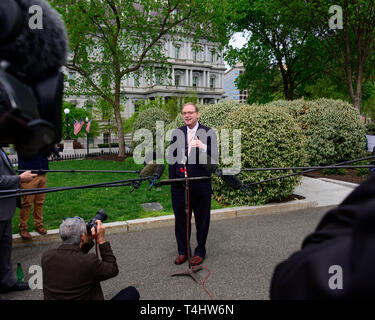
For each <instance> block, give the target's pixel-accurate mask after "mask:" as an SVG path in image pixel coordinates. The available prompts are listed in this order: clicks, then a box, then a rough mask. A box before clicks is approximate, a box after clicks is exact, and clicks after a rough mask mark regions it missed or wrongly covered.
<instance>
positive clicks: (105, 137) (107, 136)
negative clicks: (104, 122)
mask: <svg viewBox="0 0 375 320" xmlns="http://www.w3.org/2000/svg"><path fill="white" fill-rule="evenodd" d="M103 143H109V133H108V132H107V133H103Z"/></svg>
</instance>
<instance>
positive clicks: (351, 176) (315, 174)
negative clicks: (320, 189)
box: [304, 169, 367, 184]
mask: <svg viewBox="0 0 375 320" xmlns="http://www.w3.org/2000/svg"><path fill="white" fill-rule="evenodd" d="M304 176H307V177H311V178H328V179H335V180H341V181H346V182H352V183H358V184H359V183H362V182H363V181H365V180H366V179H367V177H365V176H357V175H356V171H355V170H354V169H346V174H344V175H339V174H324V173H323V172H322V170H319V171H312V172H309V173H305V174H304Z"/></svg>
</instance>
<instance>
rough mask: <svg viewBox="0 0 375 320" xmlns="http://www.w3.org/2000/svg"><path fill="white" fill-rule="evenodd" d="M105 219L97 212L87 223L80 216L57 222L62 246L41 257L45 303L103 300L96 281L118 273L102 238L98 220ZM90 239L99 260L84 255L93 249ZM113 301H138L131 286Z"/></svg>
mask: <svg viewBox="0 0 375 320" xmlns="http://www.w3.org/2000/svg"><path fill="white" fill-rule="evenodd" d="M103 216H104V218H103ZM105 218H106V215H105V212H104V210H100V211H99V212H98V213H97V215H96V216H95V217H94V218H93V219H92V220H91V221H90V222H88V223H87V224H86V223H85V221H84V220H83V219H82V218H80V217H74V218H66V219H64V221H63V222H62V223H61V225H60V228H59V234H60V237H61V239H62V242H63V243H62V245H61V246H59V247H58V248H56V249H51V250H49V251H47V252H45V253H44V254H43V256H42V270H43V293H44V299H45V300H104V296H103V291H102V288H101V285H100V282H101V281H104V280H107V279H110V278H113V277H115V276H117V274H118V272H119V270H118V267H117V263H116V258H115V256H114V255H113V253H112V249H111V245H110V243H109V242H108V241H105V239H104V232H105V228H104V225H103V223H102V221H101V220H105ZM99 219H100V220H99ZM93 239H96V241H97V244H98V246H99V251H100V255H101V257H102V260H100V259H99V257H98V256H97V255H95V254H89V253H88V252H89V251H90V249H91V248H92V247H93V246H94V241H93ZM113 300H139V293H138V291H137V289H135V288H134V287H128V288H126V289H123V290H121V291H120V292H119V293H118V294H117V295H116V296H115V297H114V298H113Z"/></svg>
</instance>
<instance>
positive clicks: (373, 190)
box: [270, 174, 375, 300]
mask: <svg viewBox="0 0 375 320" xmlns="http://www.w3.org/2000/svg"><path fill="white" fill-rule="evenodd" d="M374 195H375V175H374V174H373V175H371V176H370V177H369V178H368V179H367V180H366V181H365V182H363V183H362V184H361V185H360V186H358V187H357V188H356V189H355V190H354V191H353V192H352V193H351V194H350V195H349V196H348V197H347V198H346V199H345V200H344V201H343V202H342V203H341V204H340V205H339V206H338V207H336V208H334V209H332V210H330V211H329V212H328V213H326V214H325V215H324V216H323V218H322V220H321V221H320V223H319V224H318V226H317V228H316V230H315V232H313V233H312V234H310V235H309V236H307V237H306V238H305V239H304V241H303V243H302V248H301V250H299V251H298V252H296V253H294V254H293V255H292V256H290V257H289V258H288V259H287V260H285V261H283V262H281V263H279V264H278V265H277V266H276V268H275V270H274V273H273V277H272V282H271V288H270V298H271V299H272V300H279V299H283V300H284V299H293V300H294V299H298V300H302V299H303V300H304V299H332V300H337V299H373V298H374V297H375V278H374V277H373V272H374V269H375V196H374Z"/></svg>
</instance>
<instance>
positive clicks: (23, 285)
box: [1, 281, 30, 293]
mask: <svg viewBox="0 0 375 320" xmlns="http://www.w3.org/2000/svg"><path fill="white" fill-rule="evenodd" d="M25 290H30V287H29V284H28V283H27V282H18V281H17V282H16V283H15V284H14V285H13V286H11V287H10V288H8V289H5V290H2V291H1V293H8V292H12V291H25Z"/></svg>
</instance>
